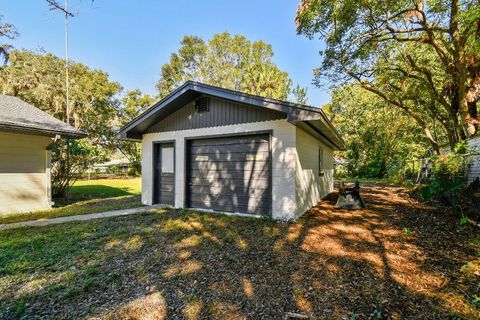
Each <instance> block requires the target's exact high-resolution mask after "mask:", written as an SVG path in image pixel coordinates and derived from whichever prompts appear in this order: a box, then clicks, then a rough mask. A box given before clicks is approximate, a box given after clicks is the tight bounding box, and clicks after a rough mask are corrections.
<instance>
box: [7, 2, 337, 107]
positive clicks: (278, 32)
mask: <svg viewBox="0 0 480 320" xmlns="http://www.w3.org/2000/svg"><path fill="white" fill-rule="evenodd" d="M59 1H60V2H61V3H63V0H59ZM297 4H298V1H295V0H241V1H240V0H202V1H199V0H190V1H188V0H171V1H163V0H156V1H154V0H151V1H150V0H148V1H147V0H115V1H114V0H95V1H94V2H93V4H92V2H91V1H90V0H83V1H82V0H69V5H70V8H71V11H73V12H74V13H75V14H76V17H74V18H73V19H70V59H72V60H75V61H78V62H82V63H85V64H87V65H88V66H90V67H93V68H98V69H102V70H104V71H106V72H108V73H109V74H110V78H111V80H114V81H118V82H119V83H120V84H121V85H122V86H123V87H125V88H126V89H135V88H138V89H141V90H142V91H144V92H147V93H150V94H155V82H156V81H157V80H158V78H159V74H160V67H161V66H162V64H164V63H166V62H167V61H168V59H169V56H170V54H171V53H172V52H174V51H176V50H177V49H178V47H179V42H180V40H181V39H182V37H183V36H184V35H185V34H194V35H198V36H200V37H202V38H203V39H205V40H208V39H209V38H210V37H211V36H212V35H213V34H215V33H219V32H223V31H228V32H230V33H232V34H242V35H245V36H246V37H247V38H248V39H250V40H263V41H265V42H267V43H269V44H271V45H272V46H273V50H274V52H275V56H274V61H275V62H276V63H277V64H278V65H279V67H280V68H281V69H282V70H285V71H287V72H288V73H289V74H290V77H291V78H292V80H293V81H294V83H299V84H300V85H301V86H306V87H308V100H309V104H311V105H315V106H320V105H322V104H324V103H326V102H328V101H329V99H330V97H329V94H328V91H327V90H326V89H323V88H322V89H319V88H316V87H314V86H313V85H311V81H312V78H313V72H312V70H313V68H315V67H316V66H318V65H319V64H320V61H321V60H320V59H321V58H320V56H319V54H318V52H319V50H320V48H321V46H322V43H321V42H320V40H308V39H307V38H305V37H304V36H298V35H297V34H296V32H295V23H294V16H295V11H296V7H297ZM0 8H1V11H0V14H2V15H3V16H4V21H6V22H10V23H13V24H14V25H15V26H16V27H17V29H18V32H19V33H20V37H19V38H18V39H16V40H14V41H13V43H12V44H13V45H14V46H15V47H16V48H25V49H30V50H36V49H44V50H45V51H48V52H53V53H54V54H56V55H59V56H62V57H63V56H64V52H65V49H64V46H65V42H64V29H63V23H64V21H63V17H62V16H61V15H60V14H59V13H58V12H51V11H49V8H48V6H47V4H46V1H45V0H14V1H13V0H0Z"/></svg>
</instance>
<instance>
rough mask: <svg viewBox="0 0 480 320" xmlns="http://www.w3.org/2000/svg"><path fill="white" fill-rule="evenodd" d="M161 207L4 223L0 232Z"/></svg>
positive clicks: (139, 211) (152, 207) (117, 215)
mask: <svg viewBox="0 0 480 320" xmlns="http://www.w3.org/2000/svg"><path fill="white" fill-rule="evenodd" d="M163 207H165V206H164V205H153V206H145V207H139V208H131V209H122V210H114V211H106V212H99V213H91V214H82V215H78V216H68V217H59V218H53V219H40V220H31V221H22V222H15V223H6V224H0V230H6V229H14V228H20V227H43V226H48V225H50V224H60V223H65V222H73V221H85V220H91V219H99V218H110V217H119V216H128V215H131V214H137V213H143V212H147V211H150V210H153V209H158V208H163Z"/></svg>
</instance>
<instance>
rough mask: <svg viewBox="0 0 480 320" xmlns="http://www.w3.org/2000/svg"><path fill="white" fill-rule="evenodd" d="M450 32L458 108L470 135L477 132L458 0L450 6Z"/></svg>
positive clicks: (454, 0) (465, 129)
mask: <svg viewBox="0 0 480 320" xmlns="http://www.w3.org/2000/svg"><path fill="white" fill-rule="evenodd" d="M450 10H451V11H450V34H451V36H452V40H453V47H454V50H453V64H454V73H453V74H454V77H453V78H454V81H455V83H456V85H455V88H456V91H457V92H456V93H457V100H458V109H459V111H460V116H461V118H462V125H463V128H464V132H465V136H466V137H470V136H472V135H474V134H475V126H474V125H473V122H472V118H471V116H470V113H469V110H468V100H467V63H466V59H465V48H464V44H463V40H462V35H461V32H460V28H459V24H458V18H459V14H460V13H459V2H458V0H452V1H451V8H450Z"/></svg>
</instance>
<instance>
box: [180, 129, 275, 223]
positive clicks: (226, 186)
mask: <svg viewBox="0 0 480 320" xmlns="http://www.w3.org/2000/svg"><path fill="white" fill-rule="evenodd" d="M269 140H270V139H269V137H268V135H261V136H259V135H256V136H242V137H227V138H219V139H202V140H194V141H191V142H190V145H189V149H188V150H189V151H188V155H189V170H188V173H187V176H188V178H187V182H188V200H189V206H190V207H195V208H203V209H211V210H217V211H226V212H243V213H250V214H262V215H265V214H269V213H270V207H271V185H270V181H271V172H270V171H271V170H270V167H271V165H270V151H269Z"/></svg>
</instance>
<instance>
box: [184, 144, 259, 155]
mask: <svg viewBox="0 0 480 320" xmlns="http://www.w3.org/2000/svg"><path fill="white" fill-rule="evenodd" d="M223 148H228V150H229V152H232V153H245V152H252V151H256V152H267V153H268V152H269V148H268V142H262V143H256V144H213V145H193V146H192V148H191V153H193V154H199V153H203V154H205V153H206V154H214V153H217V151H218V150H219V149H223Z"/></svg>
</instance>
